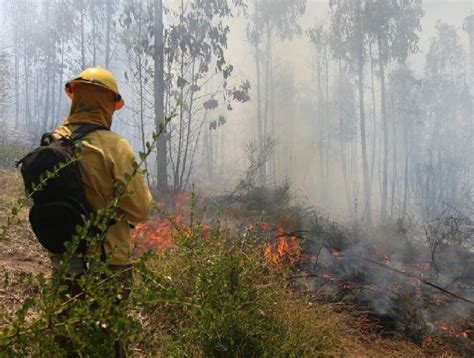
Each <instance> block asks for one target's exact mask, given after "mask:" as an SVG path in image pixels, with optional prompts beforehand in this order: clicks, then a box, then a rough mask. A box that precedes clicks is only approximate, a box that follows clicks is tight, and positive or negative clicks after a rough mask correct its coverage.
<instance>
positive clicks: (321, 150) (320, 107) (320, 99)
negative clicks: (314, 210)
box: [316, 55, 325, 201]
mask: <svg viewBox="0 0 474 358" xmlns="http://www.w3.org/2000/svg"><path fill="white" fill-rule="evenodd" d="M316 71H317V76H318V129H319V133H318V134H319V143H318V152H319V153H318V154H319V173H320V174H319V180H318V185H319V200H321V201H324V191H325V189H324V168H325V165H324V120H325V118H324V114H323V89H322V75H321V56H320V55H318V57H317V63H316Z"/></svg>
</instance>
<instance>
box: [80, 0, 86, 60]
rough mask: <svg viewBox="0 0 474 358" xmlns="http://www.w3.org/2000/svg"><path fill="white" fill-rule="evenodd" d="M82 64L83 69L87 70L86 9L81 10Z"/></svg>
mask: <svg viewBox="0 0 474 358" xmlns="http://www.w3.org/2000/svg"><path fill="white" fill-rule="evenodd" d="M80 22H81V64H82V69H85V68H86V48H85V46H86V45H85V34H84V31H85V30H84V9H81V20H80Z"/></svg>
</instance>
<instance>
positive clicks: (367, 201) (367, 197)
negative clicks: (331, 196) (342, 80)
mask: <svg viewBox="0 0 474 358" xmlns="http://www.w3.org/2000/svg"><path fill="white" fill-rule="evenodd" d="M362 50H363V49H362V47H361V48H360V50H359V51H360V53H359V60H358V71H357V72H358V87H359V117H360V118H359V119H360V145H361V153H362V175H363V184H364V216H365V218H366V220H367V224H368V225H372V207H371V190H370V181H369V165H368V161H367V143H366V142H367V140H366V139H367V138H366V130H365V108H364V106H365V103H364V59H363V54H362Z"/></svg>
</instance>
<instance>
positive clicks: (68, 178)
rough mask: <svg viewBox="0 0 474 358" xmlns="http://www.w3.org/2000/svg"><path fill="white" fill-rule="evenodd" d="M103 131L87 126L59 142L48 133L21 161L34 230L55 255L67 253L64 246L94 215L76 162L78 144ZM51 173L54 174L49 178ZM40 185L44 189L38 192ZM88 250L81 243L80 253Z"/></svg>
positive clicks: (94, 126)
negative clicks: (86, 137) (77, 229)
mask: <svg viewBox="0 0 474 358" xmlns="http://www.w3.org/2000/svg"><path fill="white" fill-rule="evenodd" d="M102 129H103V130H108V128H106V127H103V126H100V125H96V124H85V125H81V126H80V127H79V128H78V129H76V130H75V131H74V132H73V133H72V135H71V136H70V137H61V138H60V139H56V138H55V137H54V136H53V135H52V133H45V134H43V136H42V137H41V144H40V147H38V148H36V149H34V150H33V151H32V152H30V153H28V154H27V155H26V156H25V157H23V158H22V159H21V160H19V161H18V162H17V167H18V166H20V170H21V174H22V176H23V180H24V183H25V189H26V192H27V193H28V194H30V195H31V197H32V199H33V206H32V208H31V209H30V215H29V219H30V223H31V227H32V229H33V232H34V233H35V235H36V237H37V238H38V241H39V242H40V243H41V245H43V247H44V248H46V249H47V250H48V251H50V252H51V253H53V254H62V253H64V252H65V250H66V249H65V247H64V244H65V243H66V242H67V241H70V240H71V239H72V237H73V235H74V234H75V233H76V227H77V226H78V225H80V226H82V225H83V224H84V221H85V219H86V218H88V217H89V216H90V215H91V214H92V213H93V210H92V209H91V207H90V205H89V203H88V202H87V199H86V196H85V193H84V188H83V185H82V181H81V174H80V170H79V163H78V161H77V160H74V158H75V154H76V146H75V141H77V140H80V139H82V138H83V137H84V136H85V135H87V134H88V133H90V132H92V131H95V130H102ZM79 155H80V154H79ZM64 164H66V165H65V166H63V167H62V168H61V169H60V170H57V168H58V167H59V166H60V165H64ZM47 172H49V173H53V175H52V176H51V175H49V178H47V177H48V175H47ZM45 178H47V179H45ZM42 182H43V184H40V183H42ZM38 185H39V187H40V188H39V189H35V188H38ZM85 250H86V244H85V243H84V242H80V244H79V248H78V251H79V252H85Z"/></svg>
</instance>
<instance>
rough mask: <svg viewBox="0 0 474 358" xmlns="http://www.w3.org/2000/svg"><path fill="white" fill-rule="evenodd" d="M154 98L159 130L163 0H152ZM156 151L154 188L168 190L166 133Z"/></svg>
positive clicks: (161, 119) (161, 118) (162, 88)
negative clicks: (155, 180) (153, 18)
mask: <svg viewBox="0 0 474 358" xmlns="http://www.w3.org/2000/svg"><path fill="white" fill-rule="evenodd" d="M154 1H155V3H154V5H155V6H154V7H155V8H154V17H155V20H154V22H155V23H154V27H155V39H154V56H153V57H154V58H153V61H154V74H155V75H154V83H153V89H154V97H155V98H154V99H155V130H156V132H159V131H160V129H162V128H163V126H164V123H165V113H164V94H165V79H164V67H163V65H164V58H163V56H164V38H163V36H164V34H163V32H164V28H163V0H154ZM156 146H157V149H158V153H157V154H156V173H157V175H156V178H157V182H156V189H157V190H158V191H159V192H161V193H163V192H166V191H168V174H167V163H166V161H167V141H166V134H165V133H163V134H162V135H161V136H160V138H158V140H157V145H156Z"/></svg>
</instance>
